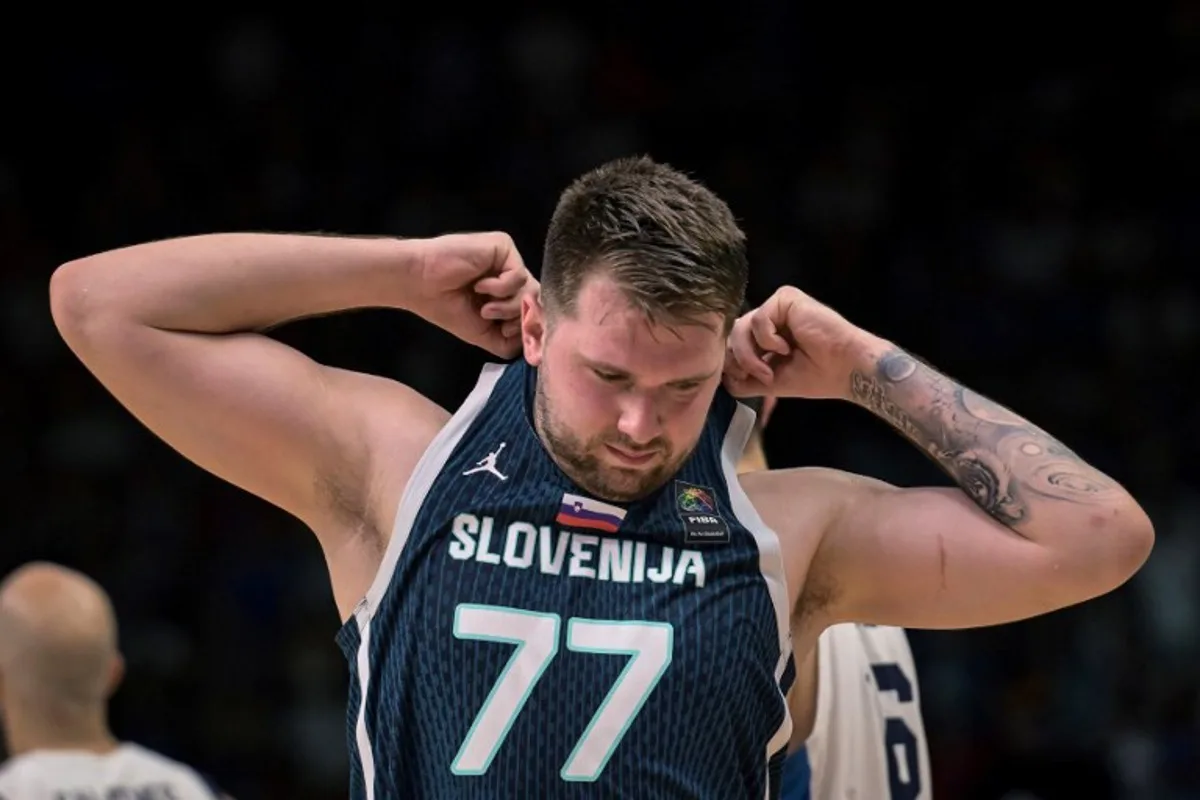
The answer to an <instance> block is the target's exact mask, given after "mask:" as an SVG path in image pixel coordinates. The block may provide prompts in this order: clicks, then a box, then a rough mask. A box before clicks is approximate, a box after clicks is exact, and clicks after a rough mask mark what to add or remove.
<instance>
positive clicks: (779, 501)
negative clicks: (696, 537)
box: [738, 467, 848, 535]
mask: <svg viewBox="0 0 1200 800" xmlns="http://www.w3.org/2000/svg"><path fill="white" fill-rule="evenodd" d="M846 475H847V473H843V472H840V471H838V470H833V469H826V468H824V467H793V468H790V469H764V470H758V471H755V472H746V473H743V474H741V475H739V476H738V482H739V483H740V484H741V487H742V491H744V492H745V493H746V496H747V497H748V498H749V499H750V502H751V503H752V504H753V505H754V508H755V510H756V511H757V512H758V514H759V516H761V517H762V519H763V521H764V522H766V523H767V525H769V526H770V527H771V528H772V529H773V530H775V531H776V532H777V533H779V534H781V535H786V534H788V533H789V532H793V531H796V530H800V531H802V532H812V531H813V529H814V528H815V529H817V530H823V529H824V526H825V525H827V524H828V522H829V520H830V518H831V517H832V514H833V513H834V512H835V511H836V508H837V500H838V498H839V497H840V495H841V491H840V489H841V488H844V487H845V486H847V485H848V483H847V480H846V478H845V477H844V476H846Z"/></svg>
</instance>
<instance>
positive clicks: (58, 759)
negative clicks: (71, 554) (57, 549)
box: [0, 562, 229, 800]
mask: <svg viewBox="0 0 1200 800" xmlns="http://www.w3.org/2000/svg"><path fill="white" fill-rule="evenodd" d="M123 674H124V662H123V660H122V658H121V654H120V651H119V650H118V647H117V622H116V616H115V614H114V613H113V608H112V603H111V602H110V600H109V598H108V595H107V594H106V593H105V592H104V590H103V589H102V588H101V587H100V586H99V585H98V584H97V583H96V582H95V581H93V580H92V579H91V578H89V577H87V576H86V575H83V574H81V573H79V572H76V571H75V570H71V569H68V568H66V567H62V566H59V565H57V564H50V563H45V562H35V563H31V564H27V565H25V566H23V567H21V568H19V569H17V570H16V571H14V572H13V573H11V574H10V575H9V576H8V577H7V578H5V580H4V582H3V583H2V584H0V717H2V722H3V731H4V738H5V742H6V744H7V749H8V753H9V755H10V758H9V759H8V761H6V762H5V763H4V764H3V765H0V800H128V799H129V798H137V799H138V800H229V798H228V796H227V795H223V794H222V793H221V792H220V791H219V790H218V789H216V788H215V787H213V786H212V785H211V784H210V783H209V782H208V781H207V780H206V779H205V778H204V777H202V776H201V775H200V774H199V773H198V772H196V771H195V770H193V769H192V768H190V767H188V766H186V765H184V764H180V763H178V762H176V761H173V760H171V759H169V758H166V757H165V756H162V755H160V754H158V753H154V752H151V751H150V750H147V749H145V748H143V747H139V746H137V745H135V744H130V743H125V742H121V741H118V740H117V739H116V738H115V737H114V736H113V734H112V731H111V730H110V729H109V725H108V700H109V697H110V696H111V695H112V693H113V691H115V689H116V688H117V686H118V684H119V683H120V681H121V679H122V677H123Z"/></svg>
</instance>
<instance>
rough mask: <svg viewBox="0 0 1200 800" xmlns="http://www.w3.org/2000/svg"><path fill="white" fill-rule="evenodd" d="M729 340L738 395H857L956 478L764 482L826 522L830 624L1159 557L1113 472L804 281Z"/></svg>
mask: <svg viewBox="0 0 1200 800" xmlns="http://www.w3.org/2000/svg"><path fill="white" fill-rule="evenodd" d="M730 341H731V348H732V351H733V355H734V357H733V358H731V359H730V361H731V367H730V372H729V376H728V383H729V385H730V386H731V388H732V389H733V390H734V391H735V392H740V393H761V392H764V391H769V392H770V393H772V394H776V395H780V396H793V397H809V398H830V399H845V400H850V401H852V402H854V403H856V404H858V405H860V406H862V407H863V408H865V409H868V410H870V411H871V412H873V413H874V414H876V415H877V416H879V417H881V418H883V419H884V420H886V421H887V422H889V423H890V424H891V425H892V426H893V427H894V428H895V429H896V430H897V431H899V432H900V433H901V434H902V435H903V436H904V437H905V438H907V439H908V440H909V441H910V442H912V443H913V444H915V445H916V446H917V447H919V448H920V449H921V450H922V452H924V453H926V454H927V455H928V456H930V457H931V458H932V459H933V460H934V461H936V462H937V463H938V465H939V466H941V467H942V469H943V470H945V471H946V473H947V474H948V475H950V477H952V478H953V479H954V481H955V482H957V483H958V485H959V487H960V488H958V489H948V488H914V489H900V488H896V487H893V486H890V485H887V484H885V483H882V482H880V481H876V480H873V479H868V478H863V477H861V476H855V475H848V474H845V473H840V472H836V471H832V470H793V471H788V472H784V473H778V474H775V475H771V476H769V477H766V478H765V479H763V480H762V481H761V485H759V486H758V487H757V493H758V494H759V495H760V496H761V497H763V498H767V497H769V498H771V501H770V502H771V503H772V504H774V505H782V506H788V505H791V504H796V505H797V507H799V506H805V507H806V508H807V509H809V510H806V511H804V515H803V516H804V518H806V519H810V520H811V519H814V518H816V519H818V520H819V523H820V525H821V526H822V527H823V529H824V532H823V535H822V538H821V541H820V544H819V546H818V548H817V551H816V554H815V556H814V557H813V560H812V564H811V566H810V568H809V573H808V583H809V585H810V586H811V587H819V593H820V599H822V600H824V601H825V602H824V603H823V604H822V605H823V606H824V607H825V613H826V614H827V617H828V618H827V620H826V621H828V622H836V621H841V620H854V621H860V622H873V623H880V624H895V625H902V626H907V627H932V628H952V627H968V626H979V625H989V624H996V623H1001V622H1007V621H1011V620H1015V619H1020V618H1024V617H1029V616H1033V615H1036V614H1040V613H1044V612H1048V611H1051V610H1054V609H1057V608H1062V607H1064V606H1068V605H1071V604H1073V603H1078V602H1081V601H1083V600H1087V599H1089V598H1092V597H1095V596H1097V595H1100V594H1103V593H1105V592H1108V591H1111V590H1113V589H1115V588H1116V587H1118V586H1120V585H1121V584H1122V583H1124V582H1125V581H1126V580H1128V578H1129V577H1130V576H1132V575H1133V574H1134V573H1135V572H1136V571H1137V570H1138V569H1139V568H1140V567H1141V565H1142V563H1143V562H1144V561H1145V560H1146V558H1147V556H1148V555H1149V553H1150V549H1151V547H1152V546H1153V541H1154V531H1153V527H1152V525H1151V522H1150V520H1149V518H1148V517H1147V516H1146V514H1145V512H1144V511H1143V510H1142V508H1141V507H1140V506H1139V505H1138V503H1137V501H1136V500H1134V498H1133V497H1132V496H1130V494H1129V492H1127V491H1126V490H1125V489H1124V488H1123V487H1122V486H1121V485H1120V484H1119V483H1117V482H1116V481H1115V480H1113V479H1112V478H1110V477H1108V476H1106V475H1104V474H1102V473H1101V472H1100V471H1099V470H1097V469H1095V468H1094V467H1092V466H1091V465H1090V464H1088V463H1086V462H1085V461H1084V460H1083V459H1081V458H1080V457H1079V456H1077V455H1076V454H1075V453H1073V452H1071V450H1070V449H1068V448H1067V447H1066V446H1065V445H1064V444H1062V443H1061V442H1059V441H1058V440H1057V439H1055V438H1054V437H1053V436H1051V435H1050V434H1049V433H1047V432H1046V431H1044V430H1042V429H1041V428H1039V427H1037V426H1036V425H1034V424H1033V423H1031V422H1029V421H1028V420H1025V419H1024V418H1022V417H1020V416H1018V415H1017V414H1015V413H1013V412H1012V411H1010V410H1008V409H1006V408H1004V407H1003V406H1001V405H999V404H998V403H995V402H993V401H991V400H989V399H987V398H985V397H982V396H980V395H979V394H976V393H975V392H973V391H971V390H970V389H968V388H966V387H964V386H962V385H960V384H958V383H956V382H955V381H953V380H952V379H950V378H948V377H946V376H945V375H942V374H941V373H939V372H938V371H937V370H935V369H933V368H932V367H929V366H926V365H925V364H923V363H921V362H919V361H918V360H917V359H915V358H913V357H912V356H910V355H908V354H907V353H905V352H904V351H902V350H900V349H899V348H896V347H895V346H893V345H891V344H890V343H888V342H886V341H884V340H882V339H880V338H878V337H876V336H874V335H872V334H869V333H867V332H866V331H863V330H861V329H859V328H857V327H855V326H853V325H851V324H850V323H849V322H847V321H846V320H845V319H843V318H842V317H841V316H839V315H838V314H836V313H835V312H834V311H832V310H831V309H829V308H827V307H826V306H823V305H821V304H820V303H818V302H817V301H815V300H813V299H812V298H810V297H808V296H806V295H804V294H803V293H802V292H800V291H799V290H797V289H793V288H791V287H787V288H784V289H781V290H779V292H777V293H776V294H775V296H774V297H772V298H771V300H769V301H768V302H767V303H766V304H764V305H763V306H762V307H761V308H759V309H756V310H755V311H753V312H751V313H750V314H748V315H746V316H744V317H743V318H742V319H741V320H739V322H738V323H737V325H736V326H735V329H734V334H733V336H732V337H731V340H730ZM768 352H770V353H772V355H770V356H765V355H764V354H765V353H768ZM756 502H762V501H760V500H756ZM817 506H819V507H820V508H821V509H822V511H821V512H820V513H818V512H814V511H812V510H811V509H812V508H813V507H817ZM768 513H769V514H771V515H775V516H777V517H779V518H783V517H785V516H786V515H780V514H779V511H778V509H774V510H771V511H768ZM814 514H816V515H817V516H816V517H814ZM798 516H801V515H798ZM776 524H784V523H782V522H777V523H776ZM781 534H782V535H786V534H787V531H786V530H784V531H781ZM810 599H816V598H810Z"/></svg>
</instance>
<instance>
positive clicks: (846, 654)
mask: <svg viewBox="0 0 1200 800" xmlns="http://www.w3.org/2000/svg"><path fill="white" fill-rule="evenodd" d="M742 402H744V403H746V404H747V405H750V406H751V407H752V408H754V410H755V412H756V414H757V415H758V416H757V419H756V420H755V428H754V433H753V434H752V435H751V437H750V441H749V442H748V443H747V445H746V449H745V451H744V452H743V454H742V460H741V462H740V463H739V464H738V472H739V473H741V472H752V471H755V470H761V469H767V460H766V453H765V452H764V450H763V441H762V432H763V429H764V428H765V427H766V424H767V421H768V420H769V419H770V416H771V412H772V411H773V410H774V407H775V399H774V398H766V399H765V400H764V399H762V398H755V399H754V400H743V401H742ZM788 706H789V707H790V709H791V713H792V721H793V728H792V740H791V743H790V745H789V747H788V759H787V761H786V762H785V764H784V770H783V784H782V790H781V793H780V800H835V798H836V800H845V798H860V800H930V798H932V797H933V790H932V787H931V785H930V781H931V778H930V774H929V748H928V744H927V742H926V738H925V725H924V722H923V721H922V718H921V698H920V692H919V688H918V686H917V668H916V664H915V663H914V661H913V655H912V650H911V649H910V648H909V645H908V637H907V635H906V634H905V632H904V629H903V628H896V627H890V626H884V625H859V624H856V623H842V624H838V625H833V626H831V627H829V628H826V629H825V631H824V632H823V633H822V634H821V635H820V637H819V638H818V640H817V646H816V647H815V648H814V649H812V650H810V651H809V652H808V653H807V654H806V655H805V656H804V657H803V658H802V659H801V660H800V661H799V662H797V664H796V680H795V682H794V683H793V684H792V689H791V691H790V692H789V694H788Z"/></svg>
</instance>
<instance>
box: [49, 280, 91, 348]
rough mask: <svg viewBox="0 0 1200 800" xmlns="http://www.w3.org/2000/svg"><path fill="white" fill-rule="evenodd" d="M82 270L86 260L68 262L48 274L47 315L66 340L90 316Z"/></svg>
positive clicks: (72, 336)
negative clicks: (48, 301)
mask: <svg viewBox="0 0 1200 800" xmlns="http://www.w3.org/2000/svg"><path fill="white" fill-rule="evenodd" d="M85 270H86V263H85V262H83V261H69V262H67V263H66V264H63V265H62V266H60V267H59V268H58V269H56V270H54V274H52V275H51V276H50V316H51V317H53V318H54V325H55V327H57V328H58V332H59V333H60V334H62V336H63V338H64V339H66V340H67V342H68V343H71V342H72V340H73V339H75V338H76V336H75V334H77V333H78V332H79V331H80V330H82V329H83V328H84V327H85V325H84V323H85V321H86V319H87V318H88V315H89V305H90V303H89V293H88V290H87V285H86V283H85V280H86V278H85V277H84V274H83V273H84V272H85Z"/></svg>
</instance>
